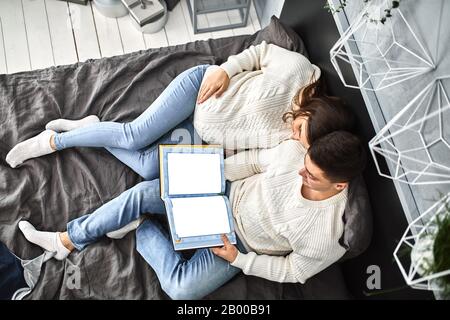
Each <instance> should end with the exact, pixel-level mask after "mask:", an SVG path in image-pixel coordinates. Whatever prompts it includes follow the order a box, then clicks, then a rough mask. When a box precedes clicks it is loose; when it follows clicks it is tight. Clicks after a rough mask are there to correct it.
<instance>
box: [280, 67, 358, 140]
mask: <svg viewBox="0 0 450 320" xmlns="http://www.w3.org/2000/svg"><path fill="white" fill-rule="evenodd" d="M311 79H312V80H313V82H311V83H310V84H308V85H306V86H304V87H302V88H300V89H299V90H298V91H297V93H296V94H295V96H294V98H293V99H292V110H291V111H288V112H286V113H285V114H283V118H282V119H283V121H284V122H287V121H288V120H292V121H294V120H295V119H297V118H298V117H307V118H308V131H307V140H308V143H309V144H310V145H311V144H312V143H313V142H314V141H315V140H317V139H319V138H321V137H323V136H325V135H327V134H328V133H331V132H333V131H337V130H346V131H350V132H351V131H353V127H354V123H355V117H354V115H353V113H352V112H351V111H350V110H349V108H348V107H347V106H346V105H345V103H344V101H343V100H342V99H341V98H339V97H335V96H329V95H327V94H326V93H325V84H324V83H323V80H322V78H320V79H319V80H315V78H314V72H313V74H312V76H311Z"/></svg>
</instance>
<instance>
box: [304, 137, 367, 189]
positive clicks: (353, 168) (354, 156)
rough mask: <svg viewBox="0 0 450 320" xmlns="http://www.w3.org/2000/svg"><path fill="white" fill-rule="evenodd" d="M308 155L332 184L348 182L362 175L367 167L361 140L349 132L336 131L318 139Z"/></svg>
mask: <svg viewBox="0 0 450 320" xmlns="http://www.w3.org/2000/svg"><path fill="white" fill-rule="evenodd" d="M308 154H309V157H310V159H311V161H312V162H314V163H315V164H316V165H317V166H318V167H319V168H320V169H322V171H323V172H324V173H325V177H326V178H328V180H330V181H332V182H348V181H350V180H352V179H353V178H355V177H356V176H358V175H359V174H361V173H362V171H363V170H364V167H365V165H366V151H365V149H364V146H363V144H362V143H361V140H360V139H359V138H358V137H357V136H355V135H353V134H351V133H350V132H347V131H334V132H332V133H329V134H327V135H325V136H323V137H321V138H319V139H317V140H316V141H314V143H313V144H312V145H311V147H310V148H309V149H308Z"/></svg>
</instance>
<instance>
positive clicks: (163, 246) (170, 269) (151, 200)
mask: <svg viewBox="0 0 450 320" xmlns="http://www.w3.org/2000/svg"><path fill="white" fill-rule="evenodd" d="M147 212H150V213H154V214H165V207H164V202H163V201H162V200H161V198H160V191H159V179H154V180H151V181H144V182H141V183H139V184H137V185H136V186H134V187H132V188H131V189H128V190H127V191H125V192H123V193H122V194H121V195H120V196H118V197H117V198H115V199H113V200H111V201H109V202H107V203H106V204H104V205H103V206H101V207H100V208H98V209H97V210H95V211H94V212H93V213H92V214H88V215H85V216H82V217H80V218H78V219H75V220H72V221H71V222H69V223H68V225H67V232H68V234H69V238H70V240H71V241H72V243H73V244H74V246H75V248H77V249H78V250H83V249H84V248H85V247H86V246H88V245H89V244H91V243H94V242H95V241H96V240H97V239H99V238H100V237H102V236H104V235H105V234H106V233H108V232H110V231H113V230H117V229H119V228H121V227H122V226H124V225H126V224H128V223H129V222H131V221H133V220H135V219H137V218H138V217H139V216H141V215H142V214H144V213H147ZM136 246H137V250H138V252H139V253H140V254H141V255H142V257H143V258H144V259H145V260H146V261H147V262H148V264H150V266H151V267H152V268H153V270H154V271H155V272H156V275H157V277H158V279H159V281H160V283H161V287H162V289H163V290H164V291H165V292H166V293H167V295H168V296H169V297H171V298H172V299H200V298H202V297H204V296H206V295H207V294H209V293H211V292H213V291H214V290H216V289H217V288H219V287H220V286H222V285H223V284H224V283H226V282H227V281H228V280H230V279H231V278H233V277H234V276H235V275H236V274H237V273H238V272H239V271H240V269H238V268H235V267H233V266H231V265H230V264H229V263H228V262H227V261H226V260H224V259H222V258H220V257H218V256H216V255H215V254H214V253H213V252H212V251H211V250H210V249H209V248H203V249H197V250H196V251H195V254H194V255H193V256H192V257H191V258H190V259H184V258H183V257H182V255H181V254H180V252H177V251H175V250H174V248H173V245H172V241H171V239H170V236H169V234H168V233H167V232H165V230H164V229H163V228H162V227H161V225H160V224H159V223H158V222H157V221H155V219H152V217H151V216H149V218H148V219H146V220H145V222H144V223H142V224H141V225H140V226H139V228H138V229H137V231H136ZM238 249H239V250H240V251H241V252H245V249H244V247H243V245H242V243H241V242H240V240H239V239H238Z"/></svg>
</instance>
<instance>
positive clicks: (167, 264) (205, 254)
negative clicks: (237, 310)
mask: <svg viewBox="0 0 450 320" xmlns="http://www.w3.org/2000/svg"><path fill="white" fill-rule="evenodd" d="M136 246H137V250H138V252H139V253H140V254H141V256H142V257H143V258H144V259H145V260H146V261H147V262H148V264H150V266H151V267H152V268H153V270H154V271H155V272H156V275H157V276H158V279H159V281H160V283H161V287H162V289H163V290H164V292H165V293H166V294H167V295H168V296H169V297H171V298H172V299H175V300H179V299H190V300H192V299H201V298H203V297H204V296H206V295H208V294H209V293H211V292H213V291H214V290H216V289H217V288H219V287H220V286H222V285H223V284H225V283H226V282H227V281H228V280H230V279H231V278H233V277H234V276H235V275H236V274H237V273H239V271H240V269H238V268H236V267H233V266H231V265H230V264H229V263H228V262H227V261H226V260H224V259H222V258H220V257H218V256H216V255H215V254H214V253H212V251H211V250H210V249H208V248H204V249H198V250H197V251H196V252H195V254H194V255H193V256H192V257H191V258H190V259H188V260H187V259H184V258H183V257H182V256H181V254H180V253H179V252H177V251H175V250H174V248H173V245H172V242H171V240H170V238H169V235H168V234H167V232H165V231H164V230H163V229H162V228H161V226H160V225H159V224H158V223H157V222H156V221H154V220H152V219H147V220H146V221H145V222H144V223H142V224H141V225H140V226H139V228H138V230H137V231H136Z"/></svg>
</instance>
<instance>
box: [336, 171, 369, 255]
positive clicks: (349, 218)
mask: <svg viewBox="0 0 450 320" xmlns="http://www.w3.org/2000/svg"><path fill="white" fill-rule="evenodd" d="M348 188H349V189H348V200H347V204H346V207H345V211H344V216H343V220H344V223H345V228H344V233H343V234H342V236H341V238H340V239H339V244H340V245H341V246H343V247H344V248H345V249H347V252H346V253H345V254H344V256H343V257H342V258H341V260H340V261H343V260H347V259H350V258H354V257H356V256H358V255H359V254H361V253H363V252H364V251H365V250H366V249H367V247H368V246H369V244H370V241H371V239H372V228H373V225H372V210H371V207H370V201H369V195H368V193H367V188H366V184H365V183H364V179H363V177H362V176H359V177H357V178H355V179H353V180H352V181H351V182H350V184H349V186H348Z"/></svg>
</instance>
